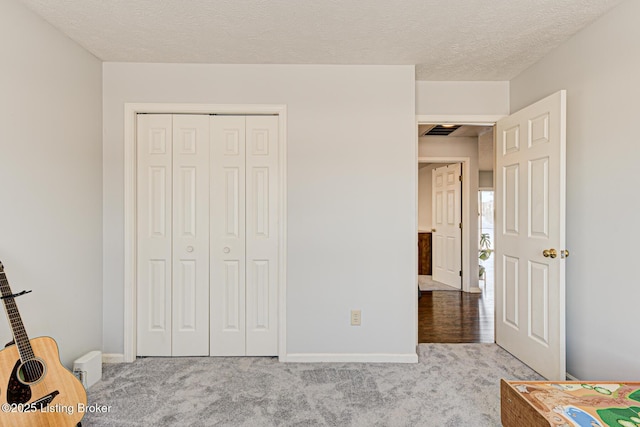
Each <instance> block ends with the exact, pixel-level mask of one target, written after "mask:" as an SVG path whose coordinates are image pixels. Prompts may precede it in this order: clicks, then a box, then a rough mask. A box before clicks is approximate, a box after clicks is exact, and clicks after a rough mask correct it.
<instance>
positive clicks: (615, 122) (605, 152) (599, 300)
mask: <svg viewBox="0 0 640 427" xmlns="http://www.w3.org/2000/svg"><path fill="white" fill-rule="evenodd" d="M638 16H640V2H638V1H634V0H629V1H626V2H625V3H622V4H621V5H620V6H618V7H617V8H615V9H613V10H612V11H611V12H609V13H608V14H606V15H605V16H603V17H602V18H601V19H599V20H597V21H596V22H595V23H593V24H592V25H590V26H589V27H587V28H586V29H584V30H583V31H581V32H580V33H578V34H577V35H576V36H574V37H573V38H572V39H570V40H569V41H568V42H566V43H564V44H563V45H561V46H560V47H559V48H557V49H555V50H554V51H552V52H551V53H550V54H548V55H547V56H546V57H545V58H544V59H543V60H541V61H540V62H538V63H537V64H535V65H534V66H532V67H531V68H529V69H528V70H526V71H525V72H523V73H522V74H521V75H520V76H518V77H516V78H515V79H513V80H512V82H511V105H512V107H513V108H512V110H513V111H516V110H518V109H520V108H522V107H524V106H526V105H528V104H530V103H532V102H534V101H536V100H538V99H540V98H543V97H544V96H546V95H549V94H551V93H553V92H555V91H557V90H560V89H567V113H568V117H567V246H568V249H569V250H570V251H571V256H570V258H569V259H568V260H567V264H566V265H567V370H568V371H569V373H570V374H572V375H574V376H575V377H577V378H580V379H584V380H587V379H589V380H596V379H600V380H604V379H609V380H636V381H637V380H640V363H638V360H639V359H638V355H640V340H639V339H638V313H639V312H640V310H639V308H640V305H639V302H640V284H639V280H638V268H637V265H638V261H637V259H638V249H637V247H638V242H640V222H639V221H638V210H639V209H640V200H639V199H638V188H637V185H638V182H640V168H639V167H638V160H640V144H639V142H638V117H640V103H639V102H638V100H639V99H640V84H639V76H640V55H638V46H640V26H638Z"/></svg>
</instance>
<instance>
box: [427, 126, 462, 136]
mask: <svg viewBox="0 0 640 427" xmlns="http://www.w3.org/2000/svg"><path fill="white" fill-rule="evenodd" d="M459 127H460V125H438V126H436V127H434V128H433V129H431V130H430V131H429V132H427V133H425V134H424V136H447V135H449V134H450V133H451V132H453V131H455V130H456V129H458V128H459Z"/></svg>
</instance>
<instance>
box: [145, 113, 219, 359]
mask: <svg viewBox="0 0 640 427" xmlns="http://www.w3.org/2000/svg"><path fill="white" fill-rule="evenodd" d="M137 127H138V129H137V134H138V135H137V136H138V138H137V151H138V152H137V154H138V176H137V186H138V209H137V212H138V218H137V230H138V236H137V244H138V256H137V260H138V278H137V285H138V286H137V289H138V295H137V314H138V316H137V317H138V320H137V328H138V333H137V354H138V355H140V356H203V355H208V354H209V303H208V300H209V193H208V181H209V117H208V116H198V115H193V116H186V115H185V116H183V115H175V116H173V115H169V114H142V115H138V120H137Z"/></svg>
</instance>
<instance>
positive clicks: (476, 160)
mask: <svg viewBox="0 0 640 427" xmlns="http://www.w3.org/2000/svg"><path fill="white" fill-rule="evenodd" d="M493 129H494V123H479V124H475V123H474V124H448V123H445V124H444V125H443V124H426V123H419V124H418V132H419V133H418V165H417V167H418V245H419V251H418V268H419V271H418V273H419V274H418V283H419V288H420V290H421V292H420V293H421V296H420V298H419V302H418V342H419V343H428V342H432V343H493V342H494V306H493V284H492V283H491V284H489V280H492V277H493V276H489V275H488V274H487V273H491V274H492V273H493V269H491V271H487V266H489V259H487V260H486V261H484V262H483V261H482V260H481V259H480V256H481V255H482V254H481V252H480V250H481V245H480V237H481V234H482V231H483V230H486V229H488V227H489V225H490V226H491V227H492V226H493V221H491V222H490V224H483V223H481V222H480V219H481V218H482V215H481V213H482V211H481V206H483V205H482V203H481V200H480V193H479V190H480V189H482V190H483V191H491V192H492V191H493V163H494V148H493V147H494V143H493V141H494V136H493ZM456 163H458V164H459V165H460V166H461V167H460V169H461V171H462V180H461V183H460V184H461V188H460V193H459V194H458V195H456V194H455V192H454V191H453V190H451V189H449V190H448V191H447V192H445V193H443V197H442V198H441V200H438V199H437V198H436V197H435V196H434V194H435V182H434V177H435V176H436V175H437V172H435V171H436V170H440V169H442V168H447V167H448V168H450V167H451V165H455V164H456ZM447 165H449V166H447ZM429 177H431V179H428V178H429ZM428 187H430V188H428ZM491 194H492V193H491ZM487 197H488V196H487ZM439 203H444V204H446V205H451V204H454V205H456V206H457V207H458V208H459V209H460V217H459V218H460V222H459V227H460V228H459V236H460V240H461V245H460V246H459V247H457V248H456V247H455V246H454V245H448V247H445V248H437V246H438V243H437V242H435V241H434V234H438V233H439V232H440V230H439V226H441V225H442V222H440V224H439V226H436V223H437V221H438V218H436V216H437V215H438V210H439V209H440V208H442V206H436V205H437V204H439ZM487 209H492V208H491V207H488V208H485V210H487ZM429 212H431V214H430V215H429ZM442 213H444V214H447V209H446V208H445V209H444V210H443V211H442ZM454 213H455V212H454ZM485 216H490V217H491V219H492V218H493V212H492V211H491V212H489V211H487V212H485ZM442 219H443V218H440V220H442ZM448 219H449V220H451V219H453V217H452V216H449V217H448ZM485 222H486V221H485ZM454 225H458V224H457V223H456V221H454ZM483 225H484V228H483ZM429 237H431V239H429ZM491 237H492V235H490V236H489V238H491ZM485 240H486V238H485ZM439 241H440V242H441V243H442V242H443V241H448V242H453V240H452V239H451V238H449V239H448V240H446V239H445V240H443V239H442V238H440V239H439ZM427 244H429V245H430V247H429V250H428V252H429V254H428V255H425V247H426V246H427ZM434 245H435V246H436V247H434ZM443 249H444V250H443ZM492 249H493V247H491V251H485V253H488V254H489V255H491V254H492ZM438 251H441V252H440V253H441V254H442V255H440V256H445V257H446V256H449V257H455V258H457V260H458V261H461V262H460V264H459V265H460V282H459V283H460V286H459V287H451V286H447V284H444V286H443V284H441V282H440V281H439V280H435V281H434V276H433V274H431V275H427V274H424V273H427V270H426V269H425V268H424V267H425V264H427V265H428V264H429V261H431V263H430V264H431V265H430V267H431V273H433V270H434V269H433V264H434V263H437V262H438V261H436V257H437V256H438V255H437V254H438ZM429 257H431V259H430V260H429V259H428V258H429ZM489 258H490V257H489ZM440 262H441V260H440ZM484 264H486V266H485V265H484ZM491 265H492V264H491ZM483 268H484V275H483V276H481V275H480V272H481V271H483ZM420 273H423V274H420ZM435 278H436V279H438V277H437V276H436V277H435ZM485 282H486V283H487V284H486V285H485Z"/></svg>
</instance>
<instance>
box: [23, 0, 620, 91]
mask: <svg viewBox="0 0 640 427" xmlns="http://www.w3.org/2000/svg"><path fill="white" fill-rule="evenodd" d="M22 1H23V3H25V4H26V5H27V6H29V7H30V8H31V9H32V10H34V11H35V12H36V13H38V14H39V15H41V16H42V17H43V18H44V19H46V20H47V21H49V22H50V23H51V24H53V25H54V26H55V27H57V28H59V29H60V30H61V31H63V32H64V33H66V34H67V35H68V36H69V37H71V38H72V39H73V40H75V41H77V42H78V43H79V44H80V45H82V46H84V47H85V48H86V49H88V50H89V51H90V52H92V53H93V54H94V55H96V56H97V57H98V58H100V59H102V60H104V61H125V62H185V63H219V64H415V65H416V77H417V79H418V80H509V79H510V78H512V77H515V76H516V75H517V74H518V73H520V72H521V71H522V70H524V69H526V68H527V67H528V66H529V65H531V64H533V63H534V62H536V61H537V60H538V59H540V58H541V57H542V56H544V55H545V54H546V53H547V52H549V51H550V50H551V49H553V48H554V47H556V46H557V45H559V44H560V43H562V42H563V41H564V40H566V39H567V38H568V37H570V36H571V35H572V34H574V33H576V32H577V31H578V30H580V29H581V28H583V27H584V26H586V25H588V24H589V23H590V22H592V21H593V20H595V19H596V18H597V17H598V16H600V15H602V14H603V13H605V12H606V11H608V10H609V9H611V8H612V7H614V6H615V5H617V4H618V3H620V1H621V0H490V1H488V0H22Z"/></svg>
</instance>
